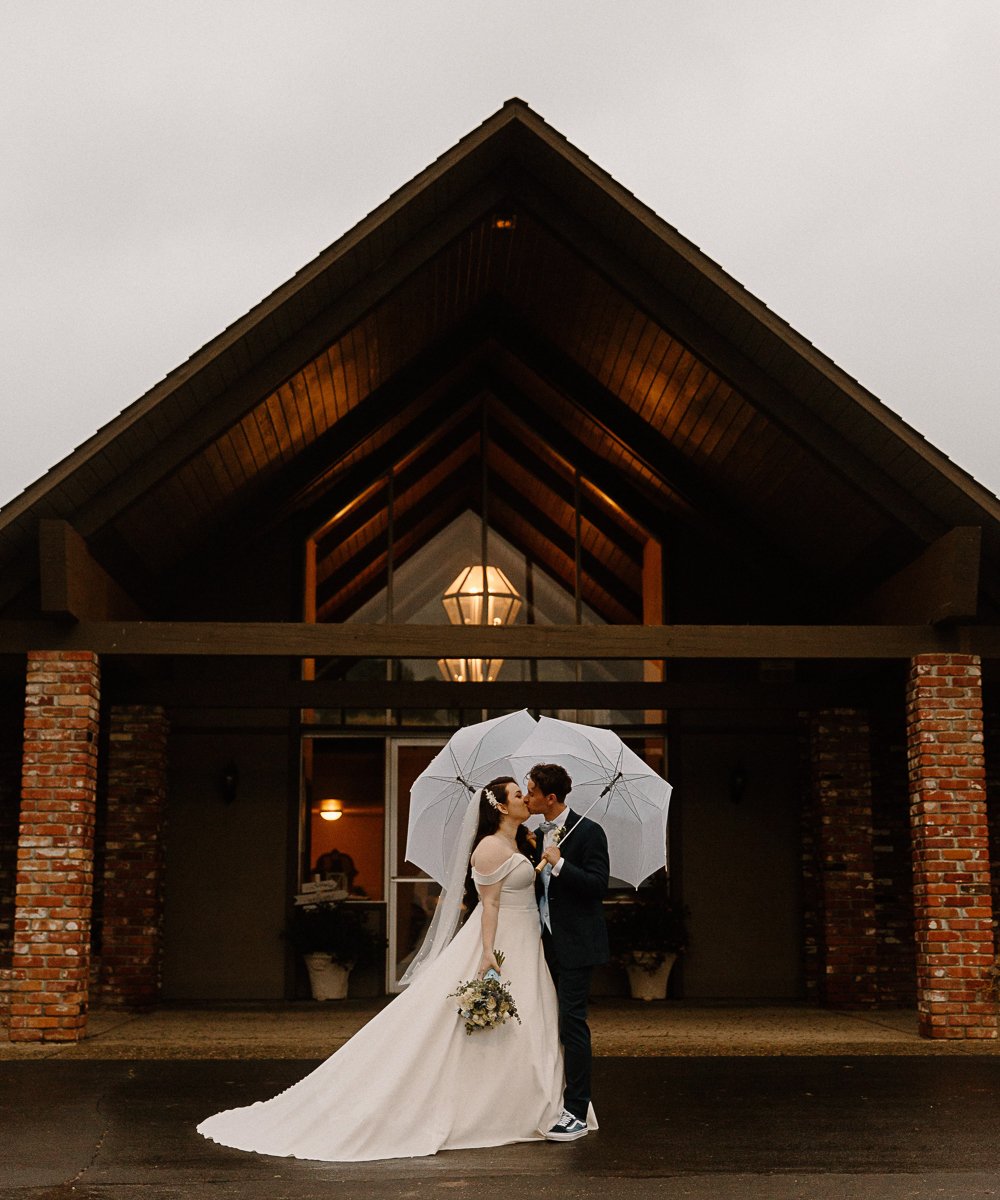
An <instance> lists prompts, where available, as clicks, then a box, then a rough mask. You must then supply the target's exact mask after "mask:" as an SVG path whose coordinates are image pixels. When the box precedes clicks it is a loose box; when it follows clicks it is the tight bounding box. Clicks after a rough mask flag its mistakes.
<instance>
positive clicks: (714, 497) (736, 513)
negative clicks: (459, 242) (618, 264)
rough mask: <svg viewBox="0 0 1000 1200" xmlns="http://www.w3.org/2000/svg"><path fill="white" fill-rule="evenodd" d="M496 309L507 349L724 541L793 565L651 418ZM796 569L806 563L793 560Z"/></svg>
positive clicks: (510, 312)
mask: <svg viewBox="0 0 1000 1200" xmlns="http://www.w3.org/2000/svg"><path fill="white" fill-rule="evenodd" d="M503 309H504V311H503V312H502V313H498V316H497V326H498V334H499V336H500V337H501V339H502V341H503V344H504V346H505V347H506V349H507V350H508V352H509V353H510V354H512V355H514V356H515V357H516V358H517V359H518V360H519V361H520V362H521V363H522V364H523V365H524V366H525V367H527V368H528V369H529V370H530V371H531V372H532V373H533V374H534V375H536V376H537V377H538V378H539V380H540V381H542V382H543V383H545V384H547V385H548V386H549V387H551V388H552V389H553V390H554V391H555V392H556V394H558V395H559V396H560V397H562V399H563V400H566V401H569V402H570V403H571V404H572V405H573V406H574V407H575V408H576V409H578V410H579V411H580V412H582V413H583V414H584V415H585V416H586V417H588V418H589V420H590V421H591V422H592V423H593V424H594V425H595V426H596V427H597V428H598V429H599V430H600V431H601V432H602V433H603V434H604V436H606V437H610V438H612V439H614V440H615V441H618V442H619V443H620V444H621V445H622V446H624V447H625V448H626V449H627V450H628V452H629V454H631V455H632V456H633V457H634V458H635V459H636V460H637V461H639V462H642V463H643V464H644V465H645V466H646V467H647V468H648V469H649V470H650V471H651V472H652V473H653V474H655V475H657V476H659V477H660V478H662V479H663V480H664V481H665V482H666V483H667V484H668V486H670V487H671V488H673V489H675V490H676V491H677V492H678V493H679V494H680V495H681V496H682V497H683V498H684V499H685V500H686V501H687V502H688V504H689V505H690V507H691V508H692V509H693V510H694V511H696V512H697V513H699V514H700V515H701V516H702V517H703V518H704V519H705V521H706V522H707V523H708V524H709V525H711V526H712V527H713V529H714V530H715V531H716V536H717V537H718V539H719V540H721V541H722V542H724V543H728V544H731V543H732V542H734V541H735V542H740V543H743V544H746V543H747V542H748V541H750V542H752V544H753V545H754V546H755V547H757V548H759V551H760V552H762V553H766V554H767V555H768V557H769V558H771V559H772V560H782V561H784V562H785V563H786V564H789V565H792V563H793V555H792V552H791V550H790V549H789V548H788V547H786V546H782V545H780V544H778V543H776V542H775V541H774V539H773V536H772V535H771V534H770V533H769V532H768V531H767V530H764V529H762V528H761V527H760V526H758V525H756V524H755V523H754V522H752V521H749V520H748V519H747V509H746V507H745V506H743V505H742V504H740V503H739V501H738V500H737V499H736V498H735V497H733V498H730V499H727V498H725V497H723V496H722V495H721V494H720V493H719V491H718V490H717V489H716V488H712V487H709V485H708V482H707V480H706V479H705V477H704V475H703V473H702V472H701V471H700V470H699V469H698V468H697V467H696V466H695V465H694V464H693V463H692V462H691V461H690V460H689V459H688V458H687V457H686V456H685V455H684V454H682V453H681V452H680V451H678V450H677V449H676V448H675V447H674V446H673V445H671V443H670V442H669V441H668V440H667V439H666V438H665V437H663V435H662V434H660V433H658V432H657V431H656V430H655V429H653V428H652V426H651V425H650V424H649V422H648V421H645V420H644V419H643V418H642V417H641V416H639V414H638V413H636V412H634V411H633V410H632V409H631V408H629V406H628V405H627V404H626V403H625V402H624V401H623V400H621V399H619V397H618V396H616V395H615V394H614V393H612V392H610V391H608V389H607V388H605V387H604V386H603V385H602V384H601V383H600V382H599V381H598V380H596V379H595V378H594V377H593V376H592V375H591V374H590V373H589V371H587V370H585V369H584V368H583V367H581V366H580V365H579V364H578V363H577V362H576V361H575V360H574V359H572V358H570V357H569V355H567V354H566V353H564V352H563V351H562V350H560V349H559V348H558V347H556V346H554V345H553V344H552V343H551V342H550V341H548V339H547V338H545V337H544V336H543V335H542V334H540V333H539V332H538V331H537V330H534V329H532V328H531V327H529V326H528V324H527V323H526V322H525V321H524V320H523V319H522V318H521V317H520V316H519V315H517V314H516V313H515V312H514V311H513V310H512V309H510V308H509V306H506V305H504V306H503ZM794 567H795V569H796V570H797V571H799V572H801V571H802V570H803V568H802V564H801V563H798V562H795V563H794Z"/></svg>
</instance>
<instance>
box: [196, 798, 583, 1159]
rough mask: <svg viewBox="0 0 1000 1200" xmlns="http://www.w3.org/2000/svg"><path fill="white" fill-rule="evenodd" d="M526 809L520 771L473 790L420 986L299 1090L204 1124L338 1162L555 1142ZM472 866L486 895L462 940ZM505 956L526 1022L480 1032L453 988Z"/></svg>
mask: <svg viewBox="0 0 1000 1200" xmlns="http://www.w3.org/2000/svg"><path fill="white" fill-rule="evenodd" d="M527 816H528V808H527V805H526V804H525V800H524V797H523V796H522V794H521V789H520V788H519V787H518V786H517V783H516V782H515V781H514V780H513V779H511V778H509V777H503V778H500V779H494V780H492V781H491V782H490V783H488V784H487V785H486V787H485V788H483V790H482V792H481V793H480V795H479V797H478V798H476V797H473V798H472V799H471V800H470V801H469V805H468V810H467V812H466V813H465V817H464V821H463V825H462V831H461V833H460V834H459V838H458V844H457V849H456V852H455V858H454V859H453V860H452V866H451V868H450V870H449V877H448V880H447V882H446V886H445V891H444V893H443V895H442V897H441V901H440V903H439V905H438V908H437V910H436V911H435V915H434V920H433V921H432V923H431V928H430V930H429V931H428V934H427V937H426V938H425V940H424V943H423V945H422V946H421V949H420V952H419V953H418V955H417V957H416V958H415V960H414V962H413V963H412V964H411V966H410V968H409V970H408V971H407V973H406V975H405V976H404V978H403V982H404V983H408V985H409V986H408V987H407V990H406V991H405V992H403V993H402V994H401V995H399V996H397V997H396V999H395V1000H393V1002H392V1003H391V1004H389V1005H388V1006H387V1007H386V1008H384V1009H383V1010H382V1011H381V1012H380V1013H378V1015H377V1016H375V1017H373V1018H372V1020H371V1021H369V1022H368V1024H367V1025H366V1026H365V1027H364V1028H363V1029H361V1030H359V1032H358V1033H356V1034H355V1035H354V1037H353V1038H351V1040H350V1041H349V1042H347V1043H346V1045H344V1046H342V1047H341V1048H340V1049H339V1050H338V1051H337V1052H336V1053H335V1054H333V1055H332V1056H331V1057H330V1058H328V1059H327V1060H326V1062H324V1063H322V1064H321V1065H320V1066H319V1067H317V1068H316V1070H315V1071H313V1072H312V1073H311V1074H310V1075H307V1076H306V1077H305V1078H304V1079H301V1080H299V1082H298V1083H296V1084H294V1085H293V1086H292V1087H290V1088H289V1089H288V1090H287V1091H284V1092H281V1093H280V1094H279V1095H277V1096H275V1097H273V1099H271V1100H266V1101H261V1102H258V1103H257V1104H251V1105H250V1106H249V1107H247V1108H234V1109H229V1110H227V1111H225V1112H221V1113H217V1114H216V1115H215V1116H213V1117H209V1118H208V1119H207V1120H206V1121H203V1122H202V1123H201V1124H200V1125H199V1126H198V1132H199V1133H201V1134H202V1135H203V1136H204V1137H207V1138H211V1139H212V1140H213V1141H215V1142H218V1143H220V1144H221V1145H223V1146H232V1147H234V1148H235V1149H238V1150H255V1151H257V1152H258V1153H260V1154H275V1155H290V1156H293V1157H295V1158H309V1159H320V1160H324V1161H328V1162H361V1161H366V1160H369V1159H376V1158H410V1157H415V1156H417V1155H423V1154H435V1153H436V1152H437V1151H438V1150H460V1149H472V1148H474V1147H482V1146H503V1145H507V1144H508V1143H511V1142H526V1141H534V1140H537V1139H541V1138H543V1137H544V1136H545V1135H544V1133H543V1132H542V1131H544V1130H548V1129H550V1127H551V1126H552V1125H553V1124H554V1123H555V1122H557V1121H558V1120H559V1119H560V1116H561V1114H562V1093H563V1057H562V1048H561V1046H560V1043H559V1028H558V1024H559V1018H558V1011H557V1005H556V993H555V989H554V987H553V984H552V979H551V976H550V975H549V971H548V968H547V967H546V965H545V958H544V955H543V952H542V943H541V937H540V930H539V920H538V906H537V904H536V902H535V871H534V867H533V866H532V864H531V862H530V861H529V858H528V852H529V842H528V839H529V835H528V833H527V831H526V830H525V829H524V828H523V827H522V822H523V821H524V820H525V819H526V818H527ZM470 850H471V851H472V854H471V864H470V857H469V855H470ZM467 865H471V875H472V881H473V882H474V884H475V888H476V891H477V892H478V895H479V903H478V904H477V905H476V907H475V908H474V909H473V910H472V912H471V914H470V916H469V917H468V919H467V920H466V922H465V924H464V925H463V926H462V927H461V929H459V931H458V933H457V934H456V933H455V928H456V926H457V924H458V919H459V915H460V910H461V899H462V892H463V885H464V884H465V882H466V878H467V871H466V868H467ZM498 950H501V951H502V952H503V955H504V958H503V967H502V971H501V973H502V975H503V979H504V982H505V983H506V984H507V985H508V987H509V988H510V991H511V992H512V994H513V997H514V1001H515V1003H516V1005H517V1009H518V1013H519V1014H520V1017H521V1021H522V1024H518V1023H517V1022H516V1021H513V1020H509V1021H508V1022H507V1023H506V1024H504V1025H500V1026H497V1027H496V1028H493V1029H490V1030H483V1031H477V1032H476V1033H473V1034H471V1035H470V1034H467V1033H466V1032H465V1025H464V1022H463V1020H462V1019H461V1017H459V1015H458V1009H457V1003H456V1001H455V999H454V997H450V996H449V993H450V992H454V991H455V988H456V986H457V985H458V983H459V982H461V981H464V980H467V979H470V978H472V977H473V976H479V977H482V976H483V975H484V974H485V973H486V971H487V970H489V969H490V968H493V969H496V968H497V954H496V952H497V951H498ZM590 1126H591V1128H596V1121H595V1120H594V1119H593V1113H592V1112H591V1119H590Z"/></svg>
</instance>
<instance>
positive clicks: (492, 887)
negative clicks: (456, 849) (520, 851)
mask: <svg viewBox="0 0 1000 1200" xmlns="http://www.w3.org/2000/svg"><path fill="white" fill-rule="evenodd" d="M510 857H511V855H510V848H509V847H508V846H506V845H504V843H503V842H501V841H500V840H499V839H498V838H494V837H485V838H483V840H482V841H481V842H480V843H479V845H478V846H477V847H476V849H475V850H474V851H473V854H472V866H473V868H474V869H475V870H476V871H478V872H479V873H480V874H481V875H487V876H489V875H491V874H492V873H493V872H494V871H497V870H499V868H500V867H502V866H503V865H504V863H506V862H508V861H509V860H510ZM476 890H477V891H478V893H479V905H480V908H481V909H482V938H483V953H482V956H481V958H480V959H479V967H478V968H477V970H476V974H477V975H478V976H480V977H482V976H483V975H485V974H486V972H487V971H488V970H489V969H490V968H491V967H492V968H493V970H494V971H499V970H500V965H499V963H498V962H497V957H496V951H495V950H494V947H493V942H494V940H495V938H496V935H497V919H498V918H499V915H500V892H501V891H502V890H503V880H502V879H501V880H498V881H497V882H496V883H477V884H476Z"/></svg>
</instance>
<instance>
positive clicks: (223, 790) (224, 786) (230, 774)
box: [219, 759, 240, 804]
mask: <svg viewBox="0 0 1000 1200" xmlns="http://www.w3.org/2000/svg"><path fill="white" fill-rule="evenodd" d="M239 787H240V769H239V767H238V766H237V765H236V763H235V762H233V760H232V759H230V760H229V762H227V763H226V765H225V766H224V767H223V768H222V772H221V774H220V775H219V794H220V795H221V796H222V800H223V802H224V803H225V804H232V803H233V801H234V800H235V799H236V793H237V792H238V791H239Z"/></svg>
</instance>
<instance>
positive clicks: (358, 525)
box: [316, 408, 480, 558]
mask: <svg viewBox="0 0 1000 1200" xmlns="http://www.w3.org/2000/svg"><path fill="white" fill-rule="evenodd" d="M479 424H480V423H479V420H478V418H477V415H476V413H475V411H474V409H472V408H470V409H468V410H467V411H465V413H464V416H463V418H462V419H461V420H460V421H458V422H457V423H455V424H454V425H452V426H444V427H442V426H438V427H437V428H435V430H434V433H433V434H431V436H430V437H428V438H427V439H426V441H424V442H422V443H421V445H420V447H419V450H418V452H417V453H415V454H413V455H412V456H411V458H410V461H409V462H408V463H407V465H406V466H405V467H404V468H403V469H402V470H401V471H394V472H393V477H392V481H393V494H394V500H393V507H394V509H395V512H396V515H397V518H398V517H401V516H402V515H403V514H404V513H405V512H406V511H407V509H408V508H409V507H410V504H411V502H410V499H409V493H410V491H411V490H412V489H414V488H416V487H419V484H420V482H421V481H422V480H423V479H426V477H427V476H428V475H429V474H430V473H431V472H432V471H434V470H435V469H436V468H437V467H438V466H439V465H440V464H442V463H443V462H445V461H446V460H447V459H448V458H449V457H450V456H451V455H453V454H455V453H456V452H457V451H459V450H462V449H463V447H464V450H465V455H464V457H463V462H464V459H465V458H468V456H469V455H470V454H472V453H473V451H474V447H473V445H472V442H473V439H478V437H479ZM379 478H382V479H384V478H385V476H376V477H375V479H376V480H378V479H379ZM421 503H422V501H421ZM385 507H386V496H385V495H384V494H383V492H382V491H377V492H374V493H373V494H372V495H371V496H369V497H368V498H367V499H365V500H363V501H362V502H361V503H359V504H357V505H355V506H354V507H352V508H351V509H350V511H349V512H348V513H347V514H346V515H345V517H344V518H343V519H342V520H339V521H336V522H333V523H331V524H330V525H328V526H327V527H325V528H324V529H323V532H322V534H321V535H319V536H317V539H316V547H317V556H318V557H320V558H322V557H325V556H326V554H327V551H325V550H324V546H325V544H326V543H327V542H328V541H329V540H330V539H333V540H334V541H336V542H338V543H343V542H345V541H347V540H348V539H350V538H352V537H354V536H356V535H357V534H358V533H360V532H361V530H362V529H363V528H364V527H365V526H366V525H368V524H370V523H371V522H372V521H373V520H375V519H377V518H378V516H379V515H380V514H381V513H382V511H383V510H384V509H385Z"/></svg>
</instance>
